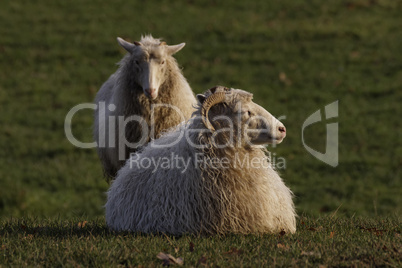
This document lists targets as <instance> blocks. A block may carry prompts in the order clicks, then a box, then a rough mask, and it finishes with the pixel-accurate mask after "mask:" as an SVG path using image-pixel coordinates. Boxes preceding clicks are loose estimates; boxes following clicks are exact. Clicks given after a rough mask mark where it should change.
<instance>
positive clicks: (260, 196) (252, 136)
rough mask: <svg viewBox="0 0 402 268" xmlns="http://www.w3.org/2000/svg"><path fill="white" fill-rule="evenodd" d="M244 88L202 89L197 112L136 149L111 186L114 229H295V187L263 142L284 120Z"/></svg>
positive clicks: (276, 135) (109, 218) (277, 133)
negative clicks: (284, 177) (286, 181)
mask: <svg viewBox="0 0 402 268" xmlns="http://www.w3.org/2000/svg"><path fill="white" fill-rule="evenodd" d="M252 96H253V95H252V94H251V93H249V92H246V91H243V90H240V89H228V88H225V87H222V86H217V87H214V88H212V89H210V90H208V91H206V92H205V94H199V95H197V99H198V101H199V104H198V106H197V111H196V112H195V113H194V115H193V117H192V118H191V119H190V120H188V121H187V122H186V123H185V124H181V125H179V126H177V127H176V130H175V131H171V132H168V133H166V134H164V135H163V136H162V137H160V138H159V139H156V140H153V141H152V142H150V143H148V144H147V146H145V147H144V148H142V149H141V151H138V152H137V153H135V154H133V155H131V157H130V158H129V159H128V160H127V162H126V165H125V166H124V167H122V168H121V170H119V172H118V175H117V177H116V180H115V181H114V182H113V183H112V185H111V186H110V188H109V190H108V192H107V202H106V204H105V214H106V223H107V225H108V227H109V228H110V229H112V230H115V231H123V230H124V231H133V232H143V233H168V234H172V235H183V234H189V233H193V234H206V235H212V234H225V233H243V234H247V233H278V232H282V231H284V232H286V233H294V232H295V231H296V219H295V217H296V214H295V208H294V205H293V201H292V197H293V194H292V192H291V191H290V189H289V188H287V187H286V186H285V184H284V183H283V181H282V179H281V178H280V177H279V175H278V173H277V172H276V171H275V170H274V168H273V167H272V165H271V164H270V163H269V158H268V156H267V154H266V153H267V151H266V149H265V147H264V146H263V145H264V144H269V143H280V142H282V140H283V139H284V137H285V136H286V128H285V127H284V125H283V124H282V123H281V122H279V121H278V120H277V119H276V118H274V117H273V116H272V115H271V114H270V113H269V112H267V111H266V110H265V109H264V108H262V107H261V106H259V105H257V104H255V103H254V102H252Z"/></svg>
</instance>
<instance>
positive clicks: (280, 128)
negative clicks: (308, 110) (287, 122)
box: [278, 126, 286, 133]
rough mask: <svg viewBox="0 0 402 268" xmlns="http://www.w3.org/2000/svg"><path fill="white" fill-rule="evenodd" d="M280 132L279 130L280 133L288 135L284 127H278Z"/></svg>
mask: <svg viewBox="0 0 402 268" xmlns="http://www.w3.org/2000/svg"><path fill="white" fill-rule="evenodd" d="M278 130H279V132H280V133H286V128H285V127H284V126H283V127H278Z"/></svg>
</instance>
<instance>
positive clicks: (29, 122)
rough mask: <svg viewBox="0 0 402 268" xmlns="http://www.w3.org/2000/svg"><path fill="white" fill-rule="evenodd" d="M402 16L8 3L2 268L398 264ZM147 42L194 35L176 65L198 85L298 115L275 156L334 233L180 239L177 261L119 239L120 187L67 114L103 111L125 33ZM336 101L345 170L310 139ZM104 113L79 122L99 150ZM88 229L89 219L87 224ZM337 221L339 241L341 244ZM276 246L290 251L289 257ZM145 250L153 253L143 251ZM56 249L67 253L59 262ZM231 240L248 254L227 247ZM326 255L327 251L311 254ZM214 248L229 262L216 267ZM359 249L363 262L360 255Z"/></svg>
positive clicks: (306, 7) (390, 4)
mask: <svg viewBox="0 0 402 268" xmlns="http://www.w3.org/2000/svg"><path fill="white" fill-rule="evenodd" d="M401 12H402V2H400V1H392V0H374V1H368V0H367V1H366V0H348V1H343V0H342V1H325V2H324V1H318V0H313V1H301V0H297V1H290V0H286V1H275V2H268V1H255V2H251V3H250V2H249V3H247V2H244V3H243V2H237V1H233V0H226V1H175V2H174V3H172V2H171V1H147V2H145V1H120V0H115V1H113V3H112V4H110V3H107V2H105V1H99V0H95V1H86V0H83V1H78V0H71V1H50V0H40V1H30V2H28V1H2V2H0V21H1V26H0V105H1V112H0V125H1V128H0V148H1V149H0V185H1V187H0V217H1V220H2V223H1V225H0V226H1V229H0V230H1V233H0V241H1V243H2V244H0V247H1V250H0V264H1V263H9V264H15V265H21V264H24V263H26V264H30V263H36V264H43V260H42V259H41V258H44V254H45V253H44V252H46V251H45V249H46V250H50V251H52V252H54V253H53V255H50V256H52V258H53V259H54V261H55V262H56V263H60V264H62V263H63V262H64V261H66V260H69V261H72V263H69V264H70V265H71V266H73V265H75V264H80V263H82V264H84V265H92V264H94V265H96V266H98V265H101V264H103V263H114V264H118V263H119V262H120V261H121V263H120V264H123V265H129V264H146V263H149V262H154V263H156V264H158V259H155V256H156V254H157V253H158V252H159V251H163V248H167V249H169V252H167V253H170V254H172V255H175V256H176V255H177V256H183V257H184V260H185V263H187V264H189V265H196V264H197V261H198V260H199V259H200V258H201V257H202V256H203V255H205V256H206V257H207V259H208V263H209V264H212V263H213V264H215V265H219V266H225V265H229V266H231V265H236V266H242V265H244V266H253V265H255V266H257V265H258V264H259V263H258V262H263V261H267V262H268V263H271V264H272V263H273V262H274V261H275V263H276V264H279V265H286V266H288V265H292V264H295V265H302V264H305V263H306V262H307V264H313V265H318V264H325V265H331V263H335V265H339V266H342V265H347V266H349V265H354V264H355V263H354V260H357V261H359V260H363V259H364V260H365V261H363V262H362V263H361V264H362V265H366V264H367V265H391V266H392V265H394V266H397V264H399V265H400V262H401V260H400V257H399V259H398V258H396V255H395V254H394V253H392V252H395V251H394V250H393V249H392V245H394V246H395V248H396V249H397V252H398V250H399V252H400V247H401V240H400V236H399V235H400V229H398V227H395V226H400V225H401V220H400V217H401V213H402V198H401V196H402V194H401V192H402V180H401V166H402V138H401V136H400V133H401V130H402V127H401V115H402V114H401V108H400V106H401V103H402V92H401V89H402V49H401V48H402V28H401V27H400V25H401V19H400V14H401ZM147 33H152V34H153V35H154V36H155V37H163V38H164V39H165V40H166V41H167V43H168V44H176V43H181V42H186V47H185V48H184V49H183V50H182V51H180V52H179V53H178V54H177V55H176V58H177V60H178V62H179V64H180V65H181V66H182V67H183V72H184V75H185V76H186V77H187V79H188V81H189V82H190V84H191V86H192V88H193V90H194V92H196V93H200V92H202V91H204V90H206V89H208V88H210V87H211V86H214V85H217V84H221V85H225V86H230V87H235V88H242V89H245V90H248V91H250V92H252V93H254V99H255V101H256V102H257V103H259V104H261V105H262V106H264V107H265V108H266V109H267V110H268V111H270V112H271V113H272V114H273V115H275V116H276V117H280V116H286V119H284V120H282V121H283V123H284V124H285V125H286V127H287V130H288V134H287V137H286V139H285V141H284V142H283V143H282V144H280V145H279V146H278V147H276V148H272V150H273V152H274V153H275V154H276V157H277V158H279V157H282V158H284V159H285V160H286V168H285V169H281V170H280V173H281V175H282V177H283V178H284V180H285V182H286V184H287V185H288V186H289V187H290V188H291V189H292V190H293V191H294V193H295V195H296V197H295V204H296V207H297V211H298V214H299V215H304V216H303V218H302V219H304V221H306V222H307V221H308V222H309V224H308V225H307V226H309V227H310V226H315V228H316V227H319V226H323V227H324V228H323V229H322V231H317V232H310V231H309V230H307V229H306V228H307V227H305V226H304V225H302V224H301V223H300V222H301V221H302V220H300V221H299V230H300V234H296V235H295V236H289V237H288V236H285V237H284V238H278V237H277V236H235V235H233V236H229V237H223V238H218V237H214V238H210V239H204V238H197V240H196V241H197V243H195V242H194V244H196V245H197V246H198V245H201V246H200V247H201V249H200V250H199V251H197V250H198V249H196V250H195V251H194V252H196V254H194V253H190V252H188V251H186V249H185V248H186V247H187V244H188V241H190V240H191V239H192V238H191V237H185V238H181V239H179V240H177V241H176V240H173V242H172V243H177V245H178V247H180V250H179V252H178V253H179V254H176V253H175V252H174V251H172V245H171V244H169V243H168V242H167V241H169V240H168V239H165V238H164V237H146V236H141V235H128V234H127V235H117V236H116V235H115V234H113V233H109V232H107V231H106V229H105V226H104V223H103V213H104V211H103V207H102V206H103V204H104V202H105V194H104V192H105V191H106V190H107V188H108V184H107V183H106V181H105V179H104V178H103V177H102V171H101V167H100V163H99V161H98V158H97V155H96V152H95V150H94V149H80V148H76V147H74V146H73V145H71V144H70V143H69V142H68V140H67V139H66V137H65V134H64V119H65V116H66V114H67V113H68V111H69V110H70V109H71V108H72V107H74V106H75V105H77V104H80V103H90V102H93V99H94V97H95V94H96V92H97V90H98V89H99V87H100V85H101V84H102V83H103V82H104V81H105V80H106V79H107V78H108V76H109V75H110V74H111V73H113V72H114V71H115V70H116V65H115V64H116V62H118V61H119V60H120V58H121V57H122V56H123V55H124V52H123V50H122V49H121V48H119V46H118V44H117V42H116V37H117V36H121V37H123V38H126V39H128V40H138V39H139V38H140V36H141V34H147ZM337 100H338V101H339V117H338V118H335V119H331V120H330V121H329V122H339V165H338V166H337V167H335V168H334V167H331V166H329V165H327V164H325V163H323V162H321V161H319V160H318V159H316V158H314V157H313V156H312V155H310V154H309V153H308V152H307V150H306V149H305V147H304V146H303V143H302V139H301V133H302V125H303V123H304V121H305V120H306V119H307V118H308V117H309V116H310V115H311V114H312V113H314V112H315V111H316V110H318V109H323V108H324V107H325V105H327V104H329V103H332V102H334V101H337ZM92 113H93V111H92V110H89V109H88V110H83V111H80V112H79V113H77V114H76V115H75V117H74V118H73V122H72V123H73V125H72V126H73V133H74V135H75V136H76V137H77V138H78V139H80V140H82V141H85V142H91V141H92V134H91V133H92ZM326 123H328V122H325V121H323V122H320V123H317V124H315V125H312V126H310V127H309V128H308V129H306V131H305V139H306V143H307V144H308V145H309V146H310V147H312V148H314V149H316V150H319V151H321V152H324V151H325V142H326V139H325V136H326V132H325V126H326V125H325V124H326ZM335 211H336V219H330V218H329V217H330V215H333V214H334V213H335ZM11 217H12V219H11ZM23 219H26V220H23ZM73 219H79V220H73ZM390 219H392V220H390ZM84 220H87V221H88V222H89V223H88V226H87V227H86V228H84V229H83V230H81V229H77V227H76V226H77V224H78V221H84ZM25 221H27V222H26V223H25ZM21 226H26V229H24V228H22V227H21ZM38 226H45V227H44V229H39V230H40V231H35V228H37V227H38ZM329 226H331V228H330V227H329ZM360 226H366V227H364V228H377V229H378V230H387V231H383V232H382V235H376V234H373V232H372V231H367V232H366V231H365V230H364V229H359V228H358V227H360ZM373 226H374V227H373ZM21 228H22V230H21ZM332 228H333V230H335V233H336V234H341V235H336V236H334V237H332V238H331V239H329V236H330V233H331V232H332ZM69 230H71V232H70V231H69ZM374 233H375V232H374ZM29 235H32V236H29ZM69 236H70V237H69ZM26 237H29V238H26ZM68 237H69V238H68ZM324 238H325V239H326V238H328V239H327V240H325V239H324ZM172 239H173V238H172ZM278 239H284V241H285V242H284V243H285V244H286V245H285V247H286V246H289V249H287V250H282V249H281V248H278V247H277V244H278V243H279V242H278V241H279V240H278ZM342 239H344V240H342ZM324 240H325V241H324ZM16 241H19V242H20V245H17V244H16V243H15V242H16ZM21 241H22V242H21ZM280 241H282V240H280ZM334 241H336V242H334ZM348 241H351V242H350V243H349V242H348ZM32 243H35V246H36V247H34V248H33V249H31V250H27V248H28V246H30V245H32ZM63 243H64V244H63ZM141 243H145V245H143V246H144V248H145V249H148V250H147V251H149V252H148V253H147V254H139V257H138V258H137V257H133V256H134V255H135V256H136V253H135V249H136V248H138V247H140V246H142V244H141ZM298 243H299V244H298ZM315 243H318V244H317V245H315ZM320 243H321V244H320ZM381 243H385V244H384V246H385V247H386V248H387V249H389V250H388V251H387V250H381V247H382V246H381V245H382V244H381ZM246 244H247V246H244V245H246ZM75 245H77V248H74V247H75ZM174 245H175V244H174ZM257 245H260V247H259V246H257ZM349 245H350V246H349ZM197 246H196V248H197ZM321 246H322V248H321V249H322V250H321V249H320V247H321ZM24 247H25V248H24ZM57 247H59V249H60V248H67V249H66V250H65V251H64V253H65V254H64V255H57V254H56V251H57ZM231 247H234V248H242V250H243V251H244V252H247V254H246V253H245V254H242V255H239V254H237V253H236V254H228V255H225V254H223V253H224V252H227V251H230V249H231ZM316 247H317V248H319V249H320V250H318V251H319V252H320V258H318V257H317V256H318V255H316V253H311V255H302V254H301V252H302V251H305V252H307V254H310V253H309V252H317V250H316V249H315V248H316ZM398 247H399V249H398ZM378 248H380V249H379V250H377V249H378ZM140 249H141V248H140ZM140 249H139V250H140ZM260 249H261V251H259V250H260ZM263 249H264V250H265V251H264V253H263V255H258V254H261V253H260V252H262V250H263ZM268 249H272V251H271V250H268ZM374 249H375V250H374ZM25 250H27V253H23V252H24V251H25ZM141 250H142V249H141ZM214 251H219V252H221V253H222V254H218V257H216V259H215V258H214V257H213V252H214ZM141 252H142V251H141ZM355 253H356V254H357V255H356V256H363V257H362V258H361V259H359V258H357V259H353V258H352V257H348V256H351V255H353V254H355ZM10 254H11V255H10ZM130 254H131V255H130ZM132 254H134V255H132ZM264 254H268V255H264ZM359 254H360V255H359ZM364 254H366V255H364ZM373 254H374V255H373ZM378 254H379V255H378ZM257 255H258V256H261V257H260V258H253V257H255V256H257ZM338 255H339V257H337V256H338ZM371 255H373V256H375V257H373V259H370V258H371V257H370V256H371ZM380 255H381V256H380ZM13 256H14V257H13ZM364 256H366V257H364ZM211 259H212V260H211ZM293 259H294V263H293V262H292V260H293ZM236 260H238V261H239V262H236ZM375 260H381V262H380V263H377V262H376V261H375ZM31 261H32V262H31ZM257 261H258V262H257ZM201 264H202V263H201Z"/></svg>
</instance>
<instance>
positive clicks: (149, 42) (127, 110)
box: [94, 36, 197, 177]
mask: <svg viewBox="0 0 402 268" xmlns="http://www.w3.org/2000/svg"><path fill="white" fill-rule="evenodd" d="M117 40H118V42H119V44H120V45H121V46H122V47H123V48H124V49H125V50H126V51H127V52H128V53H127V55H126V56H125V57H124V58H123V59H122V60H121V61H120V67H119V69H118V70H117V71H116V72H115V73H114V74H113V75H112V76H110V78H109V79H108V80H107V81H106V82H105V83H104V84H103V85H102V87H101V89H100V90H99V92H98V93H97V95H96V98H95V103H96V104H97V105H98V109H97V110H96V111H95V124H94V138H95V141H96V142H97V145H98V147H97V150H98V155H99V158H100V160H101V162H102V166H103V170H104V172H105V174H106V175H108V176H110V177H114V176H115V175H116V172H117V170H118V169H119V168H120V167H121V166H123V165H124V163H125V160H126V159H127V158H128V157H129V155H130V153H132V152H135V151H136V150H137V149H138V148H139V147H141V146H143V145H145V144H146V143H147V142H149V140H150V139H152V138H157V137H158V136H159V135H160V134H161V133H162V132H163V131H165V130H167V129H169V128H172V127H174V126H176V125H178V124H179V123H180V122H182V121H185V120H187V119H189V118H190V117H191V114H192V113H193V112H194V110H195V109H194V106H195V105H196V102H197V101H196V99H195V97H194V93H193V92H192V90H191V88H190V86H189V84H188V83H187V81H186V79H185V78H184V76H183V74H182V72H181V70H180V68H179V66H178V64H177V62H176V60H175V59H174V58H173V57H172V55H173V54H175V53H176V52H178V51H180V50H181V49H182V48H183V47H184V45H185V44H184V43H182V44H179V45H173V46H168V45H166V43H165V42H161V41H160V40H159V39H154V38H153V37H152V36H145V37H142V39H141V41H140V42H134V43H129V42H127V41H124V40H123V39H121V38H118V39H117Z"/></svg>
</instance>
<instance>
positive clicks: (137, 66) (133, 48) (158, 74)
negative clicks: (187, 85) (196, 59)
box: [117, 36, 185, 99]
mask: <svg viewBox="0 0 402 268" xmlns="http://www.w3.org/2000/svg"><path fill="white" fill-rule="evenodd" d="M117 41H118V42H119V44H120V45H121V46H122V47H123V48H124V49H125V50H126V51H127V52H128V53H130V62H131V63H132V64H131V65H132V66H131V67H132V69H133V72H134V74H133V78H134V79H135V82H136V83H137V84H138V85H140V86H141V87H142V90H143V92H144V94H145V95H146V96H147V97H148V98H150V99H156V98H157V97H158V94H159V88H160V86H161V85H162V84H163V82H165V80H166V75H167V69H168V68H167V65H168V64H167V63H168V62H169V60H171V59H170V58H171V56H172V55H173V54H175V53H176V52H178V51H179V50H181V49H182V48H183V47H184V45H185V43H181V44H179V45H173V46H168V45H167V44H166V43H165V42H161V41H160V40H159V39H154V38H152V36H145V37H143V38H141V41H139V42H134V43H130V42H127V41H125V40H123V39H121V38H120V37H118V38H117Z"/></svg>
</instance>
